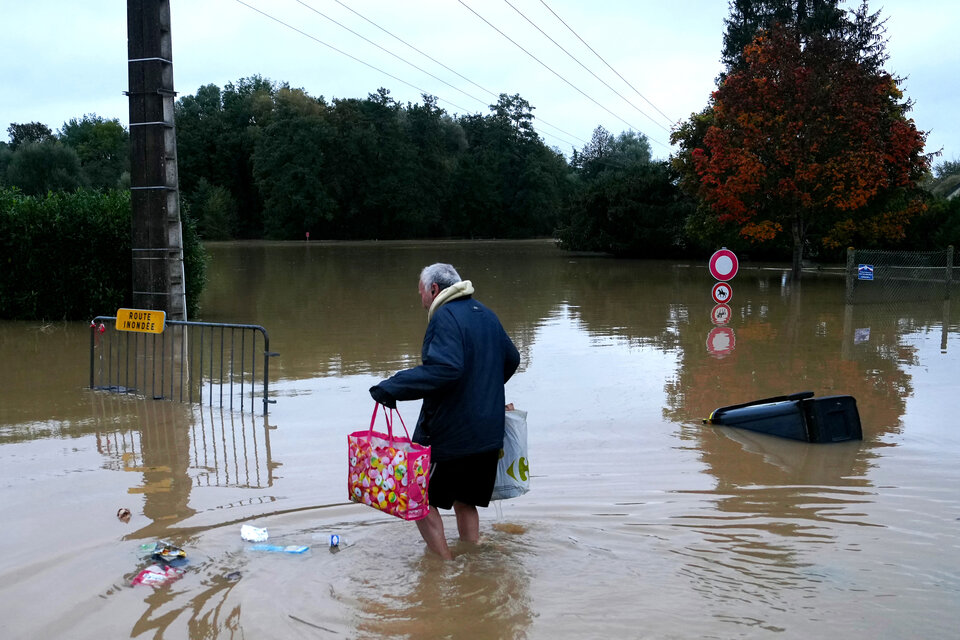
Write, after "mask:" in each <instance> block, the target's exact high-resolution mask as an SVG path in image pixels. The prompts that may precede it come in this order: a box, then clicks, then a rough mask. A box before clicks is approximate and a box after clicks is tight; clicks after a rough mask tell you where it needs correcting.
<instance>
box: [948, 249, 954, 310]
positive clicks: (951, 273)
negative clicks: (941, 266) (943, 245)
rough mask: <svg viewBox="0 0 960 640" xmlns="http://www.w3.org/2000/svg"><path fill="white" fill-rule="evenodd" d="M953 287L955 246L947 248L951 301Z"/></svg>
mask: <svg viewBox="0 0 960 640" xmlns="http://www.w3.org/2000/svg"><path fill="white" fill-rule="evenodd" d="M952 287H953V245H952V244H951V245H949V246H947V300H949V299H950V289H951V288H952Z"/></svg>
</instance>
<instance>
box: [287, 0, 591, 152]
mask: <svg viewBox="0 0 960 640" xmlns="http://www.w3.org/2000/svg"><path fill="white" fill-rule="evenodd" d="M298 1H299V0H298ZM335 1H336V3H337V4H339V5H340V6H342V7H343V8H344V9H346V10H347V11H350V12H351V13H353V14H355V15H356V16H358V17H359V18H361V19H362V20H366V21H367V22H369V23H370V24H372V25H373V26H374V27H376V28H377V29H380V30H381V31H383V32H384V33H386V34H387V35H388V36H390V37H392V38H394V39H396V40H399V41H400V42H402V43H403V44H405V45H406V46H408V47H410V48H411V49H413V50H414V51H416V52H417V53H419V54H420V55H422V56H423V57H425V58H427V59H428V60H430V61H431V62H434V63H436V64H438V65H440V66H441V67H443V68H444V69H446V70H447V71H449V72H450V73H452V74H454V75H456V76H458V77H460V78H463V79H464V80H466V81H467V82H469V83H470V84H472V85H473V86H475V87H477V88H478V89H480V90H481V91H485V92H487V93H489V94H490V95H491V96H493V97H494V98H499V97H500V96H499V94H497V93H494V92H493V91H490V90H489V89H487V88H486V87H482V86H480V85H479V84H477V83H476V82H474V81H473V80H471V79H470V78H468V77H466V76H465V75H463V74H462V73H459V72H457V71H455V70H454V69H451V68H450V67H448V66H447V65H445V64H443V63H442V62H440V61H439V60H437V59H435V58H433V57H432V56H430V55H429V54H427V53H425V52H423V51H421V50H420V49H418V48H417V47H415V46H413V45H412V44H410V43H409V42H407V41H406V40H404V39H403V38H401V37H400V36H398V35H396V34H394V33H391V32H390V31H388V30H387V29H384V28H383V27H381V26H380V25H379V24H377V23H376V22H374V21H373V20H371V19H370V18H368V17H366V16H364V15H363V14H361V13H359V12H357V11H355V10H354V9H353V8H351V7H349V6H348V5H346V4H344V3H343V2H341V0H335ZM458 91H459V89H458ZM461 93H462V92H461ZM536 119H537V120H538V121H540V123H541V124H545V125H547V126H548V127H551V128H553V129H555V130H557V131H559V132H560V133H562V134H564V135H567V136H569V137H571V138H574V139H575V140H579V141H580V142H582V143H584V144H589V143H588V142H587V141H586V140H584V139H583V138H580V137H579V136H576V135H574V134H572V133H570V132H569V131H564V130H563V129H561V128H560V127H557V126H556V125H552V124H550V123H549V122H547V121H546V120H544V119H543V118H540V117H539V116H537V117H536ZM547 135H550V134H547ZM553 137H555V138H557V140H561V141H562V142H565V143H567V144H570V146H574V145H573V144H571V143H570V142H568V141H566V140H563V139H562V138H558V137H557V136H553Z"/></svg>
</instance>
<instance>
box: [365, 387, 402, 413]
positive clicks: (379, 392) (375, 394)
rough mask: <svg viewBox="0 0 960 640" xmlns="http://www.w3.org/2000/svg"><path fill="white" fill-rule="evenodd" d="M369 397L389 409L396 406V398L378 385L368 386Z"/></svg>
mask: <svg viewBox="0 0 960 640" xmlns="http://www.w3.org/2000/svg"><path fill="white" fill-rule="evenodd" d="M370 397H371V398H373V399H374V400H376V401H377V402H379V403H380V404H382V405H383V406H385V407H388V408H390V409H396V408H397V399H396V398H394V397H393V396H392V395H390V394H389V393H387V392H386V391H384V390H383V389H382V388H381V387H380V385H374V386H372V387H370Z"/></svg>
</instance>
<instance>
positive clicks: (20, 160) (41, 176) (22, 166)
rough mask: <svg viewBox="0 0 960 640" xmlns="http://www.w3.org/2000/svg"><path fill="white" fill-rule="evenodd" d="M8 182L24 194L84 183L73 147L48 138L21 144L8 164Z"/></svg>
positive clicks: (42, 192)
mask: <svg viewBox="0 0 960 640" xmlns="http://www.w3.org/2000/svg"><path fill="white" fill-rule="evenodd" d="M7 184H8V185H10V186H13V187H18V188H19V189H20V190H21V191H23V192H24V193H25V194H27V195H42V194H44V193H46V192H47V191H72V190H73V189H76V188H77V187H82V186H84V184H85V178H84V175H83V170H82V169H81V167H80V158H79V157H78V156H77V152H76V151H74V150H73V149H72V148H70V147H68V146H66V145H64V144H61V143H60V142H57V141H56V140H53V139H49V140H47V141H46V142H30V143H26V144H22V145H20V146H19V147H18V148H17V150H16V151H15V152H14V153H13V156H12V157H11V158H10V163H9V164H8V165H7Z"/></svg>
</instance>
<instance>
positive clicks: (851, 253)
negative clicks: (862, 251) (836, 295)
mask: <svg viewBox="0 0 960 640" xmlns="http://www.w3.org/2000/svg"><path fill="white" fill-rule="evenodd" d="M856 272H857V252H856V250H855V249H854V248H853V247H847V291H846V303H847V304H853V287H854V283H855V282H856V280H855V278H854V274H855V273H856Z"/></svg>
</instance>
